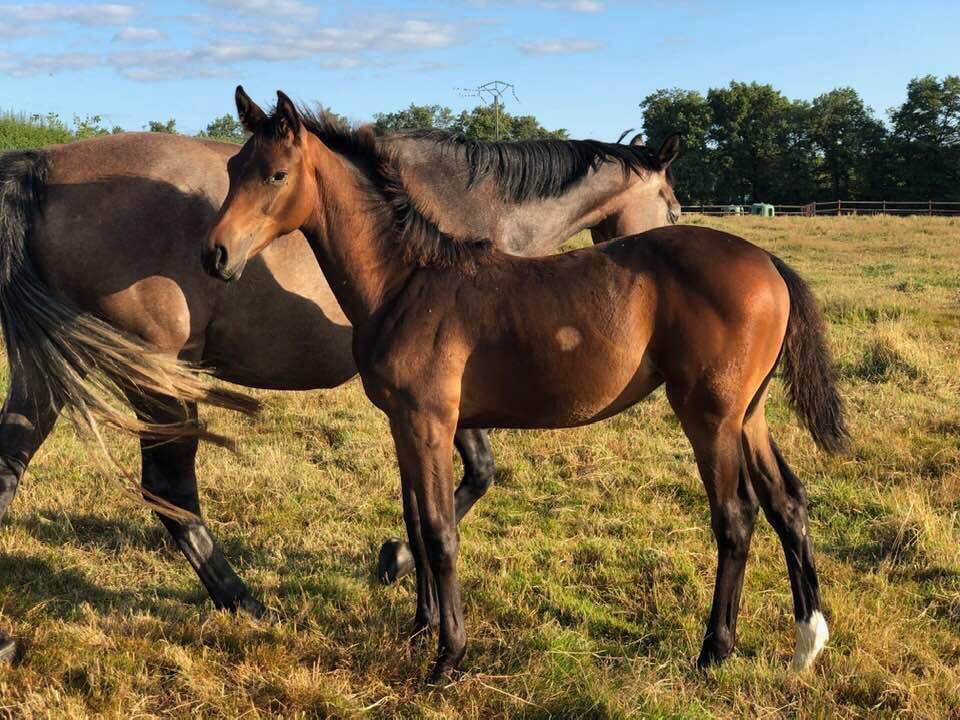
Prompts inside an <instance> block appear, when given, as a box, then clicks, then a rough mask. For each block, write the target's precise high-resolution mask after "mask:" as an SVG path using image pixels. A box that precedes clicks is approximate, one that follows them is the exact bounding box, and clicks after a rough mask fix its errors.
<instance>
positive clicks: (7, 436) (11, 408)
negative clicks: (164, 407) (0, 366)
mask: <svg viewBox="0 0 960 720" xmlns="http://www.w3.org/2000/svg"><path fill="white" fill-rule="evenodd" d="M58 414H59V408H58V407H55V406H53V405H51V404H50V402H49V401H47V398H46V393H45V390H44V386H43V383H42V382H41V380H40V378H39V376H38V375H37V373H35V372H33V371H30V370H27V369H26V368H24V367H23V366H21V365H20V364H19V363H16V362H11V363H10V386H9V388H8V390H7V400H6V402H5V403H4V404H3V411H2V413H0V519H2V518H3V516H4V515H5V514H6V512H7V509H8V508H9V507H10V503H12V502H13V498H14V497H15V496H16V494H17V487H18V486H19V485H20V480H21V479H22V478H23V474H24V472H26V469H27V465H28V464H29V463H30V459H31V458H32V457H33V455H34V453H36V451H37V450H38V449H39V447H40V446H41V445H42V444H43V441H44V440H46V438H47V435H49V434H50V431H51V430H52V429H53V426H54V423H56V421H57V415H58ZM16 650H17V647H16V644H15V643H14V641H13V640H12V639H11V638H10V637H8V636H7V634H6V633H5V632H3V631H0V662H5V661H9V660H12V659H13V656H14V655H15V654H16Z"/></svg>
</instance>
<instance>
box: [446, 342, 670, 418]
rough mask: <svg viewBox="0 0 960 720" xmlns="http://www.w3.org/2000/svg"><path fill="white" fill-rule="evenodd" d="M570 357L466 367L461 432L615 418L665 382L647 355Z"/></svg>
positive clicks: (583, 354) (588, 352)
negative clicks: (541, 362)
mask: <svg viewBox="0 0 960 720" xmlns="http://www.w3.org/2000/svg"><path fill="white" fill-rule="evenodd" d="M591 350H595V348H589V347H587V348H584V349H583V351H582V352H580V353H577V352H575V351H572V352H571V357H568V358H559V359H558V358H554V359H553V361H552V363H551V364H549V365H545V366H540V363H536V362H523V361H522V360H520V359H517V358H511V359H512V360H513V361H512V362H511V361H509V360H508V361H507V362H502V361H501V362H490V363H477V364H475V365H474V366H473V367H470V366H469V365H468V368H467V371H466V373H465V375H464V382H463V388H462V391H461V403H460V420H459V424H460V427H469V428H492V427H503V428H561V427H574V426H577V425H588V424H590V423H593V422H596V421H598V420H603V419H604V418H608V417H611V416H612V415H616V414H617V413H619V412H622V411H623V410H625V409H626V408H628V407H630V406H631V405H634V404H635V403H637V402H639V401H640V400H642V399H643V398H645V397H646V396H647V395H649V394H650V393H651V392H653V391H654V390H655V389H656V388H657V387H658V386H659V385H660V384H661V383H662V382H663V379H662V378H661V376H660V374H659V373H658V372H657V370H656V368H654V366H653V364H652V363H651V361H650V359H649V356H648V355H647V354H646V353H640V352H637V353H625V354H620V355H619V356H617V357H613V356H611V354H609V353H602V352H601V353H597V352H591Z"/></svg>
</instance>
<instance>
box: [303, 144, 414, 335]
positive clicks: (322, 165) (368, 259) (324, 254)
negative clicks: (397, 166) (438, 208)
mask: <svg viewBox="0 0 960 720" xmlns="http://www.w3.org/2000/svg"><path fill="white" fill-rule="evenodd" d="M310 142H311V149H310V150H311V153H312V156H313V161H314V167H315V168H316V174H317V187H318V188H319V190H318V196H317V202H316V207H315V208H314V211H313V213H312V214H311V216H310V217H309V218H308V220H307V222H306V223H305V224H304V225H303V226H302V227H301V228H300V229H301V231H302V232H303V234H304V235H305V236H306V238H307V241H308V242H309V243H310V247H311V248H312V249H313V252H314V255H316V257H317V261H318V262H319V263H320V267H321V269H322V270H323V274H324V275H325V276H326V278H327V282H328V283H329V284H330V288H331V289H332V290H333V293H334V295H335V296H336V298H337V302H339V303H340V307H341V308H343V312H344V313H345V314H346V316H347V318H348V319H349V320H350V322H351V323H352V324H353V325H354V327H358V326H360V325H362V324H363V323H364V322H366V321H367V320H369V319H370V317H371V316H373V315H374V314H375V313H376V312H377V310H379V309H380V308H381V307H382V306H383V304H384V303H385V302H386V301H387V300H388V299H389V298H390V296H391V295H392V293H393V292H394V291H395V289H396V288H398V287H400V286H401V285H402V284H403V282H404V281H405V280H406V278H407V277H409V275H410V273H411V272H412V271H413V268H412V267H410V266H409V265H408V264H406V263H404V262H403V260H402V256H401V253H400V252H399V251H398V248H397V245H396V243H395V242H394V238H393V233H392V227H391V226H390V222H389V219H388V218H387V217H385V215H384V213H383V212H382V211H381V209H380V208H378V207H371V199H370V197H369V194H368V190H367V189H366V188H365V187H363V185H362V183H363V182H364V180H363V179H362V178H361V177H360V175H359V173H358V171H357V170H355V169H353V168H351V167H349V165H348V164H347V162H346V161H345V160H344V159H343V158H341V157H340V156H339V155H337V154H336V153H333V152H332V151H330V150H329V149H327V148H326V147H325V146H322V145H321V144H320V143H319V141H314V140H313V138H312V137H311V140H310Z"/></svg>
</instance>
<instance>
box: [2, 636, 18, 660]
mask: <svg viewBox="0 0 960 720" xmlns="http://www.w3.org/2000/svg"><path fill="white" fill-rule="evenodd" d="M16 654H17V644H16V643H15V642H14V641H13V638H11V637H10V636H9V635H7V634H6V633H5V632H0V663H12V662H13V657H14V656H15V655H16Z"/></svg>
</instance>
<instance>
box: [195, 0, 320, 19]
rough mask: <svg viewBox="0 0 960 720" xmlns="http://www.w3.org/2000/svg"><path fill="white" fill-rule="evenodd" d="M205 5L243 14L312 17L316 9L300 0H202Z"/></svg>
mask: <svg viewBox="0 0 960 720" xmlns="http://www.w3.org/2000/svg"><path fill="white" fill-rule="evenodd" d="M204 2H205V3H206V4H207V5H210V6H211V7H215V8H222V9H224V10H233V11H234V12H238V13H242V14H244V15H267V16H269V15H279V16H281V17H312V16H314V15H316V13H317V9H316V8H315V7H311V6H310V5H308V4H307V3H304V2H300V0H204Z"/></svg>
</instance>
